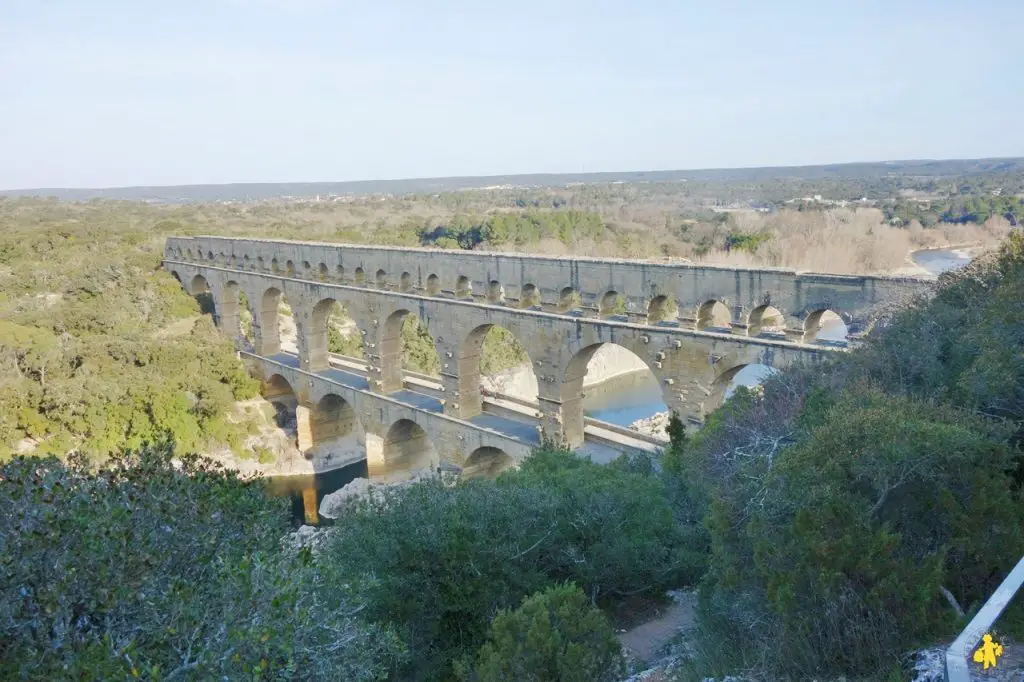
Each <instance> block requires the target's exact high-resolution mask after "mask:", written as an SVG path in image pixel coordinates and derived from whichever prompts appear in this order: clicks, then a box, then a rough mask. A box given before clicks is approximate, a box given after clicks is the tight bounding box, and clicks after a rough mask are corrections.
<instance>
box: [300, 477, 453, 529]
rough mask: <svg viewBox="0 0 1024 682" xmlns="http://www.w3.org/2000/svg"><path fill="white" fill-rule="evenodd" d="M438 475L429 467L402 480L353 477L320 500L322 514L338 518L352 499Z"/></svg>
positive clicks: (326, 516) (330, 517)
mask: <svg viewBox="0 0 1024 682" xmlns="http://www.w3.org/2000/svg"><path fill="white" fill-rule="evenodd" d="M436 477H437V474H436V473H435V472H433V471H431V470H429V469H420V470H417V471H413V472H410V474H409V476H408V477H407V478H402V479H400V480H394V479H392V480H388V479H380V480H370V479H366V478H356V479H353V480H352V481H350V482H349V483H348V484H346V485H345V486H343V487H341V488H339V489H338V490H335V491H334V492H333V493H330V494H329V495H324V498H323V499H322V500H320V516H323V517H325V518H328V519H336V518H338V517H339V516H341V515H342V513H344V511H345V507H346V506H347V505H348V504H349V503H350V502H351V501H352V500H355V499H357V498H361V497H368V496H371V495H375V494H378V495H379V494H381V493H382V492H383V491H384V490H386V489H388V488H402V487H405V486H409V485H412V484H413V483H418V482H420V481H425V480H427V479H431V478H436Z"/></svg>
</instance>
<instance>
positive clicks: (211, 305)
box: [188, 275, 217, 319]
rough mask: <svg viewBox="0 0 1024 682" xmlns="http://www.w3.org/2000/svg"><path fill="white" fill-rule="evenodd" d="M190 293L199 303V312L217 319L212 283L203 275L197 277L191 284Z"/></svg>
mask: <svg viewBox="0 0 1024 682" xmlns="http://www.w3.org/2000/svg"><path fill="white" fill-rule="evenodd" d="M188 292H189V293H190V294H192V296H193V297H194V298H195V299H196V301H198V302H199V312H200V313H201V314H203V315H212V316H213V317H214V319H216V318H217V305H216V301H214V299H213V292H212V291H211V290H210V283H209V282H208V281H206V278H205V277H203V276H202V275H196V276H195V277H193V278H192V280H191V281H190V282H189V287H188Z"/></svg>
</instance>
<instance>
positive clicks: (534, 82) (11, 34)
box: [0, 0, 1024, 189]
mask: <svg viewBox="0 0 1024 682" xmlns="http://www.w3.org/2000/svg"><path fill="white" fill-rule="evenodd" d="M1022 26H1024V2H1022V1H1021V0H973V1H969V0H956V1H953V0H886V1H876V0H860V1H858V2H854V1H849V2H846V1H842V0H815V1H804V0H775V1H754V0H736V1H731V2H730V1H728V0H718V1H715V2H712V1H710V0H709V1H706V2H704V1H696V0H694V1H686V0H676V1H674V2H672V1H670V0H660V1H657V0H631V1H630V0H626V1H623V0H619V1H618V2H606V1H605V0H591V1H590V2H583V1H582V0H517V1H516V2H500V3H498V2H485V1H484V0H477V1H476V2H468V1H462V0H451V1H444V2H442V1H431V0H422V1H419V2H413V1H411V0H405V1H388V0H378V1H376V2H358V1H356V0H174V1H169V0H168V1H161V2H157V1H155V0H0V188H7V189H11V188H27V187H55V186H61V187H68V186H72V187H104V186H120V185H139V184H183V183H222V182H287V181H341V180H360V179H379V178H403V177H427V176H447V175H490V174H500V173H533V172H578V171H611V170H647V169H675V168H708V167H734V166H761V165H790V164H813V163H831V162H843V161H868V160H884V159H905V158H951V157H958V158H963V157H976V156H1015V155H1024V113H1022V112H1024V40H1022V35H1024V33H1022V28H1021V27H1022Z"/></svg>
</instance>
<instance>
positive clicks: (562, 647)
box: [460, 583, 625, 682]
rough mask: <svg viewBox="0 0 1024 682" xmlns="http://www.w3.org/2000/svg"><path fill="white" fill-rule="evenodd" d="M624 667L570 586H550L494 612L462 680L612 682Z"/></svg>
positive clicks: (599, 622)
mask: <svg viewBox="0 0 1024 682" xmlns="http://www.w3.org/2000/svg"><path fill="white" fill-rule="evenodd" d="M624 672H625V665H624V662H623V657H622V649H621V647H620V645H619V642H618V640H617V639H616V637H615V632H614V631H613V630H612V627H611V625H609V624H608V621H607V620H606V619H605V617H604V614H602V613H601V612H600V611H599V610H598V609H597V608H595V607H594V606H593V605H592V604H591V603H590V601H589V600H588V599H587V596H586V595H585V594H583V591H582V590H580V589H579V588H578V587H576V586H575V585H572V584H571V583H570V584H566V585H560V586H556V587H551V588H549V589H547V590H545V591H543V592H539V593H537V594H534V595H532V596H530V597H527V598H526V599H524V600H523V603H522V605H521V606H520V607H519V608H517V609H516V610H514V611H500V612H499V613H498V615H496V616H495V617H494V620H493V621H492V622H491V627H490V631H489V633H488V636H487V642H486V643H485V644H484V645H483V646H482V647H481V648H480V651H479V653H478V654H477V656H476V661H475V662H469V663H463V664H462V666H461V670H460V677H461V678H462V679H463V680H465V681H466V682H504V681H505V680H516V681H517V682H549V681H552V680H559V681H560V682H616V681H617V680H620V679H622V676H623V674H624Z"/></svg>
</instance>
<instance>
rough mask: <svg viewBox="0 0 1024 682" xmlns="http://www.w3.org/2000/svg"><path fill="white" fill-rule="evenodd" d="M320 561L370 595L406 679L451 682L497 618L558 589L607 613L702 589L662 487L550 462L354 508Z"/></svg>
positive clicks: (538, 460)
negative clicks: (636, 598) (692, 585)
mask: <svg viewBox="0 0 1024 682" xmlns="http://www.w3.org/2000/svg"><path fill="white" fill-rule="evenodd" d="M332 533H333V537H332V540H331V541H330V543H329V545H328V547H327V548H326V549H325V552H326V553H327V554H328V556H329V557H330V558H329V559H327V560H325V570H328V571H330V572H331V577H329V578H328V579H329V580H349V581H352V582H353V584H355V585H357V586H358V587H359V588H360V589H361V590H362V591H363V594H364V595H365V599H366V602H367V610H366V613H367V616H368V617H369V618H370V619H371V620H373V621H377V622H391V623H394V624H395V626H396V627H398V628H399V632H400V634H401V635H402V637H403V641H404V642H405V643H406V644H407V645H408V647H409V650H410V654H411V659H410V662H409V666H408V667H407V669H405V670H404V671H403V673H402V674H403V679H442V678H444V677H445V675H446V674H448V672H447V671H449V670H450V666H451V664H452V661H453V660H455V659H457V658H460V657H465V656H467V655H470V654H472V653H474V652H476V650H477V648H478V647H479V646H480V645H481V644H482V643H483V641H484V637H485V634H486V631H487V627H488V623H489V621H490V619H491V617H492V616H493V615H494V614H495V613H496V612H497V611H498V610H499V609H503V608H504V609H508V608H513V607H515V606H517V605H518V604H519V602H520V600H522V599H523V598H524V597H525V596H527V595H529V594H532V593H534V592H537V591H538V590H541V589H543V588H545V587H547V586H550V585H553V584H556V583H560V582H563V581H570V580H571V581H573V582H575V583H576V584H578V585H579V586H580V587H581V588H582V589H583V590H584V591H585V592H586V594H587V595H589V597H590V598H591V599H593V600H597V601H599V602H601V603H609V602H614V601H615V600H616V599H618V598H621V597H623V596H626V595H630V594H640V593H646V594H650V595H658V594H660V593H661V592H662V591H664V589H665V588H666V587H670V586H671V587H674V586H678V585H680V584H686V583H687V582H693V581H694V580H696V579H697V578H698V577H699V576H700V574H701V572H702V570H703V565H702V564H700V563H699V562H700V561H701V560H702V559H703V557H701V556H697V557H694V556H693V555H692V554H690V553H689V552H688V548H687V547H686V546H685V536H684V534H683V533H682V532H681V531H680V529H679V528H678V527H677V525H676V524H675V523H674V522H673V516H672V510H671V509H670V507H669V505H668V504H667V502H666V500H665V496H664V491H663V489H662V486H661V483H660V482H659V481H658V480H657V479H655V478H653V477H645V476H642V475H639V474H633V473H626V472H623V471H619V470H616V469H611V468H606V467H601V466H599V465H596V464H592V463H590V462H588V461H584V460H580V459H578V458H576V457H575V456H574V455H572V454H571V453H564V452H554V451H541V452H538V453H535V454H534V455H533V456H532V457H531V458H529V459H527V460H526V462H525V463H524V464H523V466H522V468H521V469H520V470H519V471H517V472H509V473H506V474H505V475H503V476H502V477H501V478H500V479H499V480H498V481H497V482H494V481H483V480H477V481H471V482H468V483H465V484H460V485H458V486H455V487H447V486H445V485H443V484H442V483H440V482H426V483H420V484H416V485H413V486H410V487H408V488H404V489H399V490H390V491H388V492H386V493H385V494H384V495H383V496H382V497H380V498H376V499H366V500H361V501H358V502H355V503H354V504H353V505H352V507H351V508H350V509H349V510H348V511H346V513H345V514H344V515H342V516H341V517H340V518H339V519H338V520H337V522H336V524H335V526H334V528H333V531H332Z"/></svg>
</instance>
